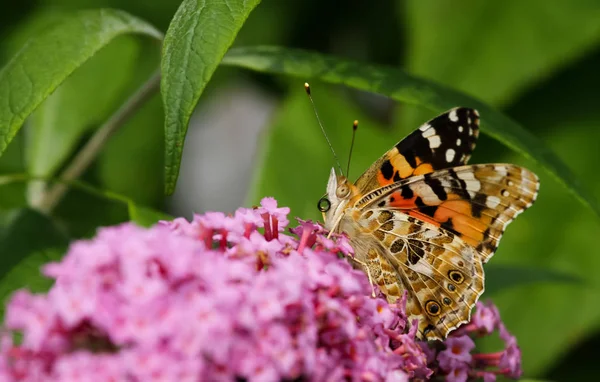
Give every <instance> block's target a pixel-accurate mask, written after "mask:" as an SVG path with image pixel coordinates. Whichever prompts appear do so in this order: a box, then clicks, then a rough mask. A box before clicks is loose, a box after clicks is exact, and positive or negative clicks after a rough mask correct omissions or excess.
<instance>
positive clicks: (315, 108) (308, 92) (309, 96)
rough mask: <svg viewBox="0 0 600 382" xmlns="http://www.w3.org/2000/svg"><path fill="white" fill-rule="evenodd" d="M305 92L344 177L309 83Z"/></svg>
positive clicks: (305, 84)
mask: <svg viewBox="0 0 600 382" xmlns="http://www.w3.org/2000/svg"><path fill="white" fill-rule="evenodd" d="M304 90H306V94H307V95H308V99H310V103H311V104H312V107H313V110H314V112H315V116H316V117H317V121H318V122H319V127H320V128H321V131H322V132H323V135H324V136H325V139H326V140H327V144H328V145H329V148H330V149H331V152H332V153H333V157H334V158H335V162H336V164H337V166H338V169H339V170H340V173H341V174H342V175H343V174H344V173H343V171H342V165H341V164H340V160H339V159H338V156H337V155H336V154H335V151H334V150H333V146H332V145H331V141H329V137H328V136H327V133H326V132H325V128H323V124H322V123H321V118H319V113H317V107H316V106H315V102H314V101H313V99H312V95H311V94H310V85H309V84H308V82H305V83H304Z"/></svg>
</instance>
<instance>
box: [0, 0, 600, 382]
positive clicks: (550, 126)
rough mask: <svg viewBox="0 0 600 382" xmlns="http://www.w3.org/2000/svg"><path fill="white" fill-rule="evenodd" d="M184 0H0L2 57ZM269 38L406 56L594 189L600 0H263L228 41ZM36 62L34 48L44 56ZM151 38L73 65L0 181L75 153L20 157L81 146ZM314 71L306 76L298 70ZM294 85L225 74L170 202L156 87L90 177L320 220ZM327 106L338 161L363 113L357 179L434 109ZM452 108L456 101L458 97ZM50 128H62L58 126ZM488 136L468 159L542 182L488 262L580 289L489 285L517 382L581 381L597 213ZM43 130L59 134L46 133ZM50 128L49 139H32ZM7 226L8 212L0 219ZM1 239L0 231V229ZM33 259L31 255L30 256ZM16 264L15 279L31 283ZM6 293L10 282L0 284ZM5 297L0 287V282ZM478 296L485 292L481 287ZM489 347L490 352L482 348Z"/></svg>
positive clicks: (84, 225) (345, 99)
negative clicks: (531, 174)
mask: <svg viewBox="0 0 600 382" xmlns="http://www.w3.org/2000/svg"><path fill="white" fill-rule="evenodd" d="M178 6H179V2H178V1H171V0H169V1H167V0H154V1H149V2H137V1H126V0H87V1H81V0H78V1H75V0H37V1H34V0H27V1H23V2H20V3H17V2H12V3H6V4H3V11H2V12H1V13H0V62H1V64H2V65H4V64H5V63H6V62H7V61H8V60H9V59H10V57H11V56H12V54H14V53H15V52H16V51H17V50H18V49H19V48H20V47H21V46H22V45H23V44H24V43H25V41H26V39H27V37H28V36H31V35H32V34H35V33H40V31H43V28H44V27H46V26H48V25H50V24H52V23H53V22H55V20H57V18H58V17H59V16H60V15H62V14H64V13H66V12H71V11H74V10H78V9H86V8H101V7H112V8H118V9H122V10H125V11H127V12H129V13H131V14H133V15H136V16H138V17H140V18H143V19H145V20H147V21H149V22H151V23H153V24H154V25H155V26H157V27H158V28H159V29H161V30H163V31H165V30H166V28H167V27H168V25H169V22H170V19H171V17H172V16H173V14H174V12H175V10H176V9H177V7H178ZM257 44H261V45H264V44H273V45H282V46H286V47H296V48H305V49H311V50H315V51H319V52H323V53H331V54H336V55H339V56H343V57H347V58H350V59H355V60H359V61H365V62H371V63H377V64H384V65H390V66H396V67H402V68H405V69H406V70H408V71H409V72H411V73H413V74H417V75H420V76H423V77H425V78H428V79H431V80H434V81H437V82H439V83H442V84H445V85H448V86H451V87H454V88H457V89H460V90H462V91H464V92H466V93H468V94H470V95H472V96H474V97H476V98H479V99H481V100H483V101H485V102H487V103H489V104H491V105H494V106H495V107H497V108H498V109H500V110H502V111H503V112H505V113H506V114H507V115H509V116H510V117H512V118H514V119H515V120H516V121H518V122H520V123H521V124H522V125H523V126H525V127H526V128H527V129H529V130H530V131H532V132H533V133H534V134H536V135H537V136H538V137H540V138H541V139H542V140H543V141H544V142H546V143H547V144H548V145H549V146H550V147H551V148H552V149H553V150H555V152H556V153H557V154H558V155H559V156H560V157H561V158H562V159H563V160H564V161H565V162H566V163H567V164H568V165H569V166H570V168H571V169H572V170H573V172H574V173H575V174H576V175H577V176H579V177H580V179H582V180H583V181H584V183H585V186H586V187H587V188H588V189H590V190H591V192H592V194H593V195H594V196H596V198H598V197H600V178H599V177H598V176H597V172H598V168H599V167H600V150H598V147H599V142H600V129H599V127H600V96H599V95H598V89H600V71H599V69H598V68H600V2H598V1H597V0H589V1H584V0H574V1H564V0H550V1H543V0H539V1H533V0H530V1H519V0H508V1H477V0H459V1H456V0H455V1H450V0H384V1H377V2H372V3H370V4H368V5H367V3H365V2H364V1H357V0H351V1H346V2H344V3H343V5H340V4H339V3H337V2H323V1H317V0H310V1H309V0H305V1H296V2H291V1H282V0H264V1H263V3H262V4H261V5H259V6H258V8H257V9H256V10H255V11H254V12H253V13H252V15H251V16H250V18H249V19H248V21H247V23H246V24H245V25H244V27H243V29H242V30H241V32H240V34H239V35H238V38H237V40H236V43H235V45H236V46H244V45H257ZM40 59H43V58H40ZM159 60H160V48H159V47H158V46H157V44H156V43H155V42H150V41H147V40H145V39H142V38H136V37H120V38H118V39H117V40H115V41H114V42H113V43H111V44H110V45H109V46H108V47H106V48H105V49H103V50H102V51H100V52H99V53H98V54H97V55H96V56H94V57H93V58H92V59H91V60H90V61H89V62H87V63H86V64H85V65H84V66H83V67H82V68H80V69H79V70H78V71H77V72H76V73H75V74H74V75H73V76H71V77H70V78H69V79H68V80H67V81H66V82H65V83H64V84H63V85H62V86H61V87H60V88H59V89H58V90H57V91H56V92H55V93H54V94H53V95H52V96H51V97H50V98H49V99H47V100H46V101H45V102H44V104H42V106H41V107H40V108H39V109H38V110H37V111H36V112H35V114H34V115H33V116H32V117H31V118H30V119H29V120H28V122H27V125H26V127H25V128H24V129H22V130H21V132H20V133H19V136H18V137H17V139H16V140H15V141H14V142H13V143H12V144H11V145H10V146H9V149H8V151H7V152H6V153H5V154H4V155H3V156H2V157H1V158H0V174H2V173H15V172H25V171H27V172H29V173H32V174H35V175H40V176H51V175H53V174H56V173H57V172H58V171H60V169H61V168H63V167H64V165H65V163H67V162H68V160H69V157H68V156H64V155H63V154H62V153H60V152H53V151H52V150H51V148H52V147H51V146H50V148H49V149H48V150H47V151H44V152H41V153H40V151H39V150H37V151H35V152H32V151H31V150H28V148H29V147H32V146H33V145H35V144H36V140H37V141H39V140H40V139H42V138H43V139H49V140H56V141H60V142H61V144H62V145H65V144H67V145H70V146H72V151H75V150H76V149H77V147H80V146H81V144H82V142H85V140H86V139H87V138H88V137H89V136H90V134H91V133H92V132H93V131H94V129H95V128H97V127H98V126H99V124H100V123H102V122H103V121H104V120H105V119H106V118H107V117H108V116H109V115H110V114H111V113H112V112H113V111H114V110H115V109H116V108H117V107H118V106H119V104H120V103H122V102H123V101H124V100H125V99H126V98H127V97H128V95H129V94H131V92H132V91H133V90H134V89H135V88H136V87H138V86H139V85H140V84H141V83H142V82H143V81H144V80H145V79H146V78H148V77H149V76H150V74H151V73H152V72H153V71H154V70H155V68H156V67H158V65H159ZM306 80H307V81H310V80H311V79H310V78H308V79H306ZM303 82H304V81H300V80H298V79H290V78H284V77H273V76H267V75H262V74H256V73H251V72H247V71H242V70H238V69H234V68H230V67H227V68H220V69H219V70H218V71H217V72H216V74H215V76H214V77H213V79H212V81H211V82H210V84H209V86H208V88H207V89H206V91H205V93H204V94H203V96H202V98H201V100H200V104H199V105H198V108H197V111H196V114H195V116H194V117H193V118H192V122H191V125H190V130H189V134H188V139H187V140H186V146H185V149H184V159H183V163H182V174H181V177H180V179H179V183H178V189H177V191H176V193H175V195H174V196H172V197H169V198H165V197H164V196H163V188H164V185H163V179H162V176H163V175H162V174H163V155H164V154H163V151H164V146H163V139H164V136H163V120H164V119H163V112H162V105H161V102H160V96H159V95H156V96H155V97H154V98H153V99H152V100H151V101H150V102H149V103H148V104H147V105H145V106H144V107H143V109H142V110H141V112H140V113H138V114H137V115H136V116H135V117H134V118H133V119H132V120H130V121H129V122H128V123H127V124H126V126H125V127H124V128H123V129H121V130H120V131H119V132H118V133H117V134H116V135H115V136H114V137H113V138H112V139H111V140H110V142H109V144H108V145H107V146H106V147H105V149H104V150H103V152H102V155H101V156H100V157H99V158H98V160H97V161H95V163H94V165H93V166H92V168H91V169H90V170H88V171H87V172H86V174H85V176H84V179H85V180H86V181H88V182H90V183H91V184H94V185H96V186H98V187H99V188H102V189H105V190H110V191H114V192H117V193H120V194H123V195H126V196H128V197H130V198H132V199H133V200H135V201H136V202H138V203H140V204H142V205H145V206H149V207H154V208H157V209H161V210H163V211H165V212H168V213H171V214H173V215H184V216H186V217H188V218H189V217H191V214H192V212H202V211H206V210H223V211H232V210H234V209H235V208H236V207H238V206H240V205H251V204H253V203H256V202H257V201H258V200H260V197H262V196H267V195H272V196H275V197H276V198H277V199H278V200H279V201H280V204H283V205H289V206H290V207H292V215H294V216H299V217H302V218H312V219H317V218H318V215H317V213H316V212H317V211H316V201H317V200H318V199H319V197H320V196H321V195H322V194H323V192H324V188H325V183H326V180H327V176H328V173H329V169H330V167H331V166H332V164H333V160H332V158H331V155H330V153H329V151H328V148H327V146H326V143H325V141H324V139H323V138H322V135H321V133H320V131H319V129H318V125H317V123H316V120H315V117H314V114H313V113H312V110H311V106H310V103H309V102H308V100H307V99H306V95H305V94H304V90H303V88H302V86H303ZM311 85H312V88H313V96H314V98H315V102H316V104H317V108H318V109H319V112H320V117H321V119H322V121H323V123H324V125H325V127H326V129H327V130H328V132H329V133H330V138H331V139H332V141H333V145H334V147H335V148H336V151H337V152H338V155H339V156H340V157H341V160H342V162H343V163H345V158H346V156H347V151H348V147H349V142H350V137H351V126H352V121H353V120H354V119H358V120H360V128H359V131H358V135H357V141H356V146H355V151H354V154H353V163H352V167H351V178H355V177H356V176H358V175H359V174H360V172H362V171H363V170H364V169H365V168H366V167H367V166H368V165H369V164H370V163H371V162H372V161H374V160H375V159H376V158H377V157H378V156H380V155H381V154H382V153H383V152H384V151H385V150H387V149H388V148H389V147H391V146H392V145H393V144H395V143H396V141H398V140H399V139H401V138H402V137H403V136H404V135H406V134H408V133H409V132H410V131H412V130H413V129H414V128H416V127H417V126H418V125H420V124H421V123H422V122H424V121H425V120H427V119H429V118H431V117H433V116H434V115H432V114H431V112H428V111H425V110H422V109H420V108H418V107H414V106H411V105H404V104H397V103H394V102H391V101H390V100H388V99H386V98H384V97H381V96H377V95H373V94H367V93H363V92H358V91H354V90H349V89H346V88H342V87H336V86H330V85H325V84H321V83H318V82H314V83H312V82H311ZM457 106H459V105H457ZM48 125H52V126H61V129H60V134H57V132H56V129H53V128H48ZM482 126H483V127H482V129H483V132H484V135H483V136H481V138H480V142H479V144H478V147H477V149H476V150H475V153H474V155H473V157H472V159H471V163H482V162H511V163H516V164H521V165H525V166H527V167H529V168H530V169H532V170H534V171H535V172H536V173H538V175H540V178H541V189H540V196H539V198H538V201H537V202H536V204H535V206H534V207H533V208H532V209H531V210H530V211H527V212H526V213H525V214H524V215H522V216H520V217H519V218H518V219H517V220H516V221H515V222H514V223H513V224H511V226H510V228H508V230H507V233H506V235H504V237H503V239H502V243H501V245H500V248H499V250H498V251H497V254H496V256H495V257H494V259H493V260H492V262H494V263H497V264H518V265H525V266H536V267H542V268H547V269H556V270H561V271H565V272H568V273H571V274H573V275H577V276H580V277H582V278H583V279H584V280H585V284H584V285H564V284H563V285H552V284H538V285H535V286H527V287H520V288H516V289H511V290H507V291H504V292H502V293H501V294H496V295H494V296H489V297H493V299H494V301H495V302H496V303H497V304H498V306H499V307H500V311H501V314H502V317H503V318H504V320H505V322H506V324H507V326H508V328H509V329H510V330H511V331H512V332H514V333H515V334H516V335H517V338H518V339H519V343H520V345H521V347H522V350H523V362H524V365H523V366H524V369H525V376H526V377H537V378H545V379H549V380H557V381H558V380H560V381H572V380H590V379H591V378H593V377H594V376H595V375H597V373H593V372H594V371H596V369H598V368H597V367H594V362H595V358H596V357H595V352H594V350H593V349H596V348H597V347H600V330H599V329H600V325H599V324H600V291H599V290H598V286H599V282H598V276H597V274H598V273H599V272H600V256H599V255H600V253H599V251H598V249H597V247H596V246H597V241H598V236H597V235H598V234H599V224H598V218H597V217H596V216H595V215H594V214H593V213H592V212H591V211H588V210H586V208H585V207H583V206H582V204H580V203H579V202H578V201H577V200H575V199H574V197H573V196H572V194H570V193H568V192H567V191H566V190H565V188H564V187H563V186H561V185H560V184H559V183H557V182H556V181H555V180H554V179H552V178H551V177H550V176H548V175H547V173H546V172H544V170H543V169H541V168H539V167H538V166H536V165H534V164H532V163H531V162H528V161H527V160H525V159H524V158H522V157H520V156H518V155H515V154H513V153H512V152H510V151H509V150H508V149H506V148H505V147H503V146H502V145H500V144H499V143H498V142H496V141H494V140H492V139H490V138H489V137H487V136H485V115H482ZM45 131H51V132H52V134H50V135H46V136H44V135H43V134H44V132H45ZM40 137H42V138H40ZM36 187H40V185H39V184H35V183H31V184H24V183H13V184H9V185H3V186H1V187H0V209H1V210H2V211H9V210H11V209H14V208H17V207H21V206H24V205H26V204H27V202H28V200H29V201H30V202H31V201H32V200H34V199H35V197H36V195H37V193H36ZM55 215H56V217H57V219H58V220H59V221H60V223H61V227H62V228H63V229H64V231H65V232H68V234H69V236H70V237H85V236H89V235H91V234H93V232H94V230H95V229H96V227H98V226H100V225H108V224H115V223H118V222H122V221H125V220H127V217H128V215H127V210H126V208H125V207H124V206H123V205H120V204H118V203H115V202H111V201H108V200H106V199H104V198H99V197H97V196H94V195H90V194H89V193H85V192H82V191H80V190H79V191H78V190H72V191H70V192H69V194H68V195H67V197H66V198H65V199H64V200H63V202H62V203H61V204H60V206H59V208H58V209H57V210H56V212H55ZM2 218H3V219H7V217H6V216H5V214H3V215H2ZM0 233H1V232H0ZM33 267H34V268H35V266H33ZM29 277H30V276H28V275H23V274H15V275H13V278H14V279H16V280H18V281H17V282H18V283H19V284H20V285H21V286H24V285H27V284H30V286H31V284H34V283H36V282H37V281H34V280H33V279H29ZM0 289H2V288H0ZM2 290H4V289H2ZM484 298H485V295H484ZM492 345H493V344H491V345H490V346H492Z"/></svg>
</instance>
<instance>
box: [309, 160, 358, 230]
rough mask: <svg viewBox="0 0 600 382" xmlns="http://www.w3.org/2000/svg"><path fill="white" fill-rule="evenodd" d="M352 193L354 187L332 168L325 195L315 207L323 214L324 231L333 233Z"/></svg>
mask: <svg viewBox="0 0 600 382" xmlns="http://www.w3.org/2000/svg"><path fill="white" fill-rule="evenodd" d="M354 193H355V187H354V185H353V184H352V183H351V182H350V181H349V180H348V179H347V178H346V177H345V176H343V175H337V174H336V173H335V169H333V168H332V169H331V174H330V175H329V181H328V182H327V194H326V195H325V196H323V197H322V198H321V199H319V203H318V205H317V206H318V208H319V211H321V213H322V214H323V220H324V222H325V229H327V230H329V231H334V230H335V229H336V228H337V225H338V224H339V222H340V220H341V218H342V216H343V215H344V211H345V210H346V207H347V206H348V203H349V202H350V200H351V199H352V197H353V196H354Z"/></svg>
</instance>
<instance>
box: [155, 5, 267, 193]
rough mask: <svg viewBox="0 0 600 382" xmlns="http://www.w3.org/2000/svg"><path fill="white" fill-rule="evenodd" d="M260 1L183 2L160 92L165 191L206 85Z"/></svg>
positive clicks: (171, 186)
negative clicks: (163, 127) (191, 117)
mask: <svg viewBox="0 0 600 382" xmlns="http://www.w3.org/2000/svg"><path fill="white" fill-rule="evenodd" d="M259 2H260V0H250V1H246V0H228V1H224V2H207V1H200V0H184V1H183V3H182V4H181V6H180V7H179V9H178V10H177V13H175V16H173V21H172V22H171V25H170V27H169V30H168V31H167V35H166V36H165V42H164V47H163V58H162V64H161V69H162V83H161V93H162V96H163V104H164V108H165V150H166V151H165V187H166V188H165V191H166V193H167V194H172V193H173V191H174V190H175V183H176V182H177V176H178V175H179V164H180V162H181V155H182V153H183V141H184V138H185V134H186V132H187V128H188V123H189V121H190V116H191V115H192V112H193V111H194V108H195V107H196V104H197V103H198V99H199V98H200V95H201V94H202V91H203V90H204V87H205V86H206V84H207V83H208V81H209V80H210V78H211V77H212V75H213V72H214V71H215V69H217V66H218V65H219V62H220V61H221V59H222V58H223V56H224V55H225V53H226V52H227V49H229V47H230V46H231V44H232V43H233V39H234V38H235V36H236V35H237V32H238V31H239V30H240V28H241V27H242V25H243V24H244V21H246V18H247V17H248V15H249V14H250V12H251V11H252V10H253V9H254V7H256V6H257V5H258V3H259Z"/></svg>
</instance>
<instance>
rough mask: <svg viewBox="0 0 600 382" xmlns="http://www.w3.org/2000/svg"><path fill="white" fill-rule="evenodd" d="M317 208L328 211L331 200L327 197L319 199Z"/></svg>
mask: <svg viewBox="0 0 600 382" xmlns="http://www.w3.org/2000/svg"><path fill="white" fill-rule="evenodd" d="M317 208H318V209H319V211H321V212H327V211H329V209H330V208H331V202H330V201H329V199H327V198H326V197H322V198H321V199H319V203H317Z"/></svg>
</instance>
